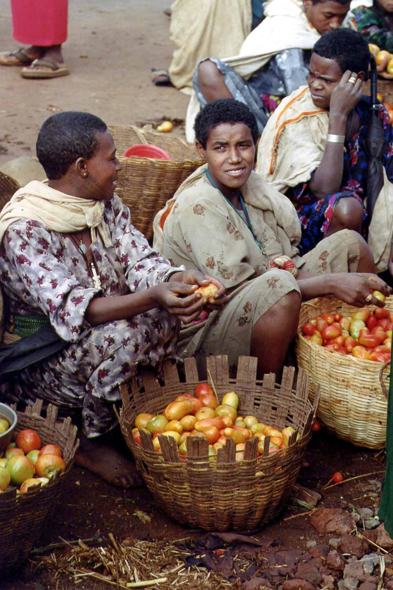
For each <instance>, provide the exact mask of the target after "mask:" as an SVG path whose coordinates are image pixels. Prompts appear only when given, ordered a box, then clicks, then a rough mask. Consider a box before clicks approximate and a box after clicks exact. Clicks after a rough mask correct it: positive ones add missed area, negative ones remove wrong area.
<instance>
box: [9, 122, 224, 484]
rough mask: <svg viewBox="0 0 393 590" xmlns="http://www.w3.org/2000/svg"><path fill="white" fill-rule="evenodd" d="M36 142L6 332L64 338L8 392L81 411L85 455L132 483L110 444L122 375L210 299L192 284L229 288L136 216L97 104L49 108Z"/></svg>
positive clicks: (109, 475)
mask: <svg viewBox="0 0 393 590" xmlns="http://www.w3.org/2000/svg"><path fill="white" fill-rule="evenodd" d="M37 154H38V158H39V160H40V162H41V164H42V165H43V167H44V169H45V171H46V173H47V176H48V178H49V181H47V183H41V182H36V181H33V182H31V183H29V184H28V185H26V186H25V187H24V188H22V189H20V190H19V191H18V192H17V193H16V194H15V195H14V197H13V198H12V200H11V201H10V203H8V204H7V205H6V207H4V209H3V210H2V212H1V215H0V239H1V240H2V242H1V252H0V279H1V283H2V289H3V293H4V296H5V307H6V337H7V339H6V342H9V341H10V340H11V339H12V338H13V339H15V338H19V337H22V338H35V339H36V341H37V342H38V345H39V346H40V341H39V338H40V334H42V331H45V330H46V331H47V330H48V329H49V330H50V331H51V333H53V334H54V346H56V347H57V346H58V345H59V343H60V347H61V350H59V351H58V352H57V353H55V354H51V355H50V356H47V358H45V359H43V360H41V362H40V363H35V364H32V365H30V366H27V367H26V368H24V369H23V370H22V371H20V372H19V373H17V374H16V377H15V378H14V380H13V382H12V383H11V387H10V388H9V389H10V390H11V391H9V392H8V397H11V398H12V399H16V400H17V401H21V402H25V403H32V402H33V401H34V399H36V398H41V399H43V400H45V401H46V402H52V403H54V404H56V405H57V406H59V407H60V408H61V409H63V410H65V411H66V412H68V413H70V412H74V411H75V410H77V411H79V412H80V414H81V417H82V426H83V432H84V437H83V439H82V440H83V442H84V447H82V452H81V453H79V455H78V461H79V463H80V464H82V465H84V466H85V467H87V468H89V469H92V470H93V471H95V472H97V473H98V474H99V475H102V476H104V477H105V478H106V479H107V480H108V481H110V482H111V483H115V484H117V485H123V486H125V487H126V486H129V485H130V484H132V483H133V481H132V477H131V475H130V467H129V465H128V463H127V464H126V463H125V462H124V460H123V459H121V458H120V457H119V456H118V455H116V454H114V451H113V450H109V449H108V448H107V447H106V448H105V451H106V453H104V452H103V447H102V444H101V440H102V439H101V436H102V435H104V434H105V433H108V432H110V431H111V430H112V429H113V428H114V427H115V426H116V419H115V416H114V413H113V404H114V403H116V402H118V401H119V385H120V384H122V383H124V382H125V381H126V380H128V379H130V378H131V377H133V376H134V375H135V372H136V370H137V367H138V365H152V366H155V367H159V366H160V363H161V362H162V360H163V359H165V358H168V357H170V356H171V355H173V353H174V352H175V348H176V341H177V334H178V328H179V319H181V320H182V321H183V323H188V322H192V321H193V320H195V319H196V317H198V315H199V314H200V312H201V308H202V306H203V305H205V304H206V300H205V299H203V298H201V297H200V295H199V294H195V293H194V291H195V289H196V288H197V286H198V285H201V284H202V283H209V282H215V283H216V284H217V286H219V288H220V290H219V296H221V295H222V294H223V292H224V288H223V287H222V285H221V284H220V283H219V282H218V281H215V280H213V279H212V280H211V279H210V278H206V276H205V275H203V274H202V273H200V272H198V271H185V272H184V269H183V268H173V267H172V266H171V265H170V263H169V262H168V261H167V260H166V259H165V258H164V257H163V256H161V255H159V254H157V253H156V252H155V251H154V250H152V249H151V248H150V246H149V244H148V242H147V241H146V240H145V238H144V237H143V235H142V234H141V233H140V232H138V231H137V230H136V229H135V228H134V227H133V226H132V225H131V218H130V211H129V209H128V208H127V207H126V206H124V205H123V204H122V202H121V200H120V199H119V198H118V197H117V196H116V195H115V194H114V190H115V182H116V178H117V173H118V171H119V170H120V168H121V165H120V162H119V160H118V159H117V158H116V148H115V145H114V143H113V139H112V136H111V134H110V132H109V130H108V129H107V127H106V125H105V123H103V121H101V120H100V119H98V118H97V117H94V116H93V115H89V114H87V113H73V112H70V113H61V114H57V115H54V116H53V117H50V118H49V119H48V120H47V121H46V122H45V123H44V125H43V127H42V129H41V131H40V134H39V137H38V141H37ZM25 342H26V341H25ZM16 345H17V344H16ZM14 346H15V345H14ZM53 350H54V349H53ZM92 441H93V442H92ZM105 457H107V458H108V460H107V461H106V460H105Z"/></svg>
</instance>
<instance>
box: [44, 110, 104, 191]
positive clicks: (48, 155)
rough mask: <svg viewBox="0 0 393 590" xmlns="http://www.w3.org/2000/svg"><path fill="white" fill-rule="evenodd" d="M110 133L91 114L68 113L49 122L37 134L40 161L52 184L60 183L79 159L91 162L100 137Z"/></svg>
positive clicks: (100, 121) (48, 120) (101, 122)
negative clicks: (60, 179) (52, 181)
mask: <svg viewBox="0 0 393 590" xmlns="http://www.w3.org/2000/svg"><path fill="white" fill-rule="evenodd" d="M107 129H108V127H107V126H106V124H105V123H104V121H102V120H101V119H100V118H99V117H96V116H95V115H91V114H90V113H82V112H78V111H65V112H64V113H57V114H56V115H52V116H51V117H49V119H47V120H46V121H45V122H44V124H43V125H42V127H41V129H40V132H39V134H38V139H37V144H36V150H37V158H38V160H39V162H40V164H41V166H42V167H43V168H44V170H45V172H46V175H47V177H48V179H49V180H58V179H59V178H62V177H63V176H64V175H65V174H66V173H67V171H68V169H69V167H70V166H71V165H72V164H73V163H74V162H75V161H76V160H77V159H78V158H85V160H90V159H91V158H92V157H93V156H94V154H95V152H96V150H97V148H98V144H99V140H98V137H97V134H98V133H105V131H106V130H107Z"/></svg>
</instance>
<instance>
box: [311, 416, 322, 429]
mask: <svg viewBox="0 0 393 590" xmlns="http://www.w3.org/2000/svg"><path fill="white" fill-rule="evenodd" d="M321 428H322V424H321V423H320V421H319V420H318V418H315V420H314V422H313V424H312V426H311V430H313V431H314V432H318V430H321Z"/></svg>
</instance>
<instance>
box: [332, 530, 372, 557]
mask: <svg viewBox="0 0 393 590" xmlns="http://www.w3.org/2000/svg"><path fill="white" fill-rule="evenodd" d="M368 547H369V544H368V542H367V541H366V540H365V539H359V538H358V537H355V536H354V535H344V536H343V537H342V538H341V540H340V542H339V543H338V545H337V549H338V550H339V551H341V553H350V554H351V555H355V556H356V557H357V558H358V559H360V558H361V557H363V555H365V554H366V553H367V552H368Z"/></svg>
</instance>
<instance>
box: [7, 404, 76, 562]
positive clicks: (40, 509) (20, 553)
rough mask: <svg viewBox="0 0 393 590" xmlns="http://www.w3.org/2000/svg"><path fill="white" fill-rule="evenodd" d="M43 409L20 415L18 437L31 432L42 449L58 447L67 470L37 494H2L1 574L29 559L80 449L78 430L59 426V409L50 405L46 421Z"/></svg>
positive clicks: (64, 423) (39, 406) (68, 425)
mask: <svg viewBox="0 0 393 590" xmlns="http://www.w3.org/2000/svg"><path fill="white" fill-rule="evenodd" d="M12 407H13V408H14V409H15V407H14V406H12ZM41 409H42V401H41V400H37V401H36V403H35V404H34V406H32V407H28V408H26V412H25V413H22V412H17V414H18V424H17V426H16V429H15V433H16V434H17V433H18V432H20V431H21V430H23V429H24V428H32V429H33V430H35V431H36V432H37V433H38V435H39V436H40V438H41V441H42V444H43V445H44V444H48V443H56V444H57V445H59V447H60V448H61V450H62V451H63V458H64V461H65V463H66V469H65V471H64V472H63V473H61V474H60V475H59V476H58V477H55V478H53V479H52V480H51V481H50V482H49V483H48V484H47V485H45V486H44V487H42V488H39V489H38V490H32V491H27V492H26V493H24V494H17V493H16V488H13V489H12V490H10V491H6V492H4V493H2V494H0V523H1V535H0V570H8V569H11V568H14V567H15V566H16V565H18V563H19V562H21V561H23V560H24V559H26V557H27V556H28V554H29V552H30V550H31V549H32V547H33V545H34V543H36V541H37V540H38V538H39V537H40V535H41V532H42V529H43V526H44V523H45V520H46V519H47V518H48V517H49V516H50V515H51V514H52V513H53V511H54V509H55V507H56V504H57V503H58V501H59V500H60V496H61V492H62V489H63V487H64V484H65V482H66V481H67V478H68V475H69V472H70V470H71V467H72V465H73V462H74V457H75V453H76V450H77V448H78V445H79V441H78V440H77V428H76V426H73V425H72V424H71V420H70V419H69V418H66V419H65V420H64V421H62V422H57V421H56V419H57V408H55V407H54V406H51V405H50V406H48V409H47V412H46V417H45V418H44V417H41V416H40V414H41Z"/></svg>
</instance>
